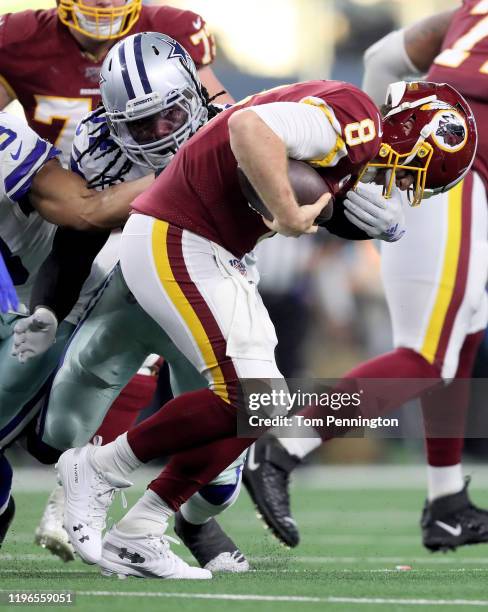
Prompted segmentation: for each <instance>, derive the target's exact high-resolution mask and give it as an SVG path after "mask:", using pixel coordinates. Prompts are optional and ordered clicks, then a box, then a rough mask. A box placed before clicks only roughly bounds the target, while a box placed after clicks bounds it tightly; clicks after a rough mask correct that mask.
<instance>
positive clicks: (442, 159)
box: [360, 81, 477, 206]
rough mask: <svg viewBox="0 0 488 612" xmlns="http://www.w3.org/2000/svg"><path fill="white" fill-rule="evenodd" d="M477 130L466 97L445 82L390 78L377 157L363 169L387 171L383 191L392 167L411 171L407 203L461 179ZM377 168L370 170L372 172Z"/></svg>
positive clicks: (392, 173)
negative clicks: (412, 181) (409, 199)
mask: <svg viewBox="0 0 488 612" xmlns="http://www.w3.org/2000/svg"><path fill="white" fill-rule="evenodd" d="M476 144H477V133H476V123H475V120H474V117H473V113H472V111H471V109H470V107H469V105H468V103H467V102H466V100H465V99H464V98H463V97H462V96H461V94H460V93H458V92H457V91H456V90H455V89H454V88H453V87H451V86H450V85H447V84H445V83H429V82H426V81H415V82H412V83H406V82H404V81H401V82H398V83H392V84H391V85H390V86H389V88H388V91H387V94H386V106H385V107H384V111H383V136H382V144H381V147H380V150H379V153H378V156H377V157H376V158H375V159H374V160H373V161H372V162H371V163H369V164H367V166H366V168H365V170H363V173H362V178H361V179H360V180H364V178H365V177H367V176H368V174H369V175H370V176H371V169H377V168H383V169H388V170H390V172H389V173H387V179H386V185H385V188H384V196H385V197H387V198H388V197H389V196H390V194H391V190H392V188H393V186H394V185H395V177H396V172H397V170H399V169H402V170H406V171H407V172H409V173H412V174H413V175H414V184H413V186H412V187H413V195H412V198H411V202H410V203H411V205H412V206H418V205H419V204H420V202H421V200H422V199H423V198H427V197H430V196H432V195H435V194H437V193H442V192H444V191H448V190H449V189H451V187H454V185H456V184H457V183H458V182H459V181H461V180H462V179H463V178H464V177H465V175H466V173H467V172H468V170H469V169H470V167H471V164H472V163H473V159H474V156H475V153H476ZM376 172H377V171H376V170H373V173H374V174H375V173H376Z"/></svg>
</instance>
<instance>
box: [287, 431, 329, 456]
mask: <svg viewBox="0 0 488 612" xmlns="http://www.w3.org/2000/svg"><path fill="white" fill-rule="evenodd" d="M279 443H280V444H281V446H282V447H283V448H284V449H285V450H286V452H287V453H288V454H289V455H293V457H297V458H298V459H303V458H304V457H306V456H307V455H309V454H310V453H311V452H312V451H314V450H315V449H316V448H318V447H319V446H321V444H322V439H321V438H320V436H319V434H318V433H317V437H316V438H280V439H279Z"/></svg>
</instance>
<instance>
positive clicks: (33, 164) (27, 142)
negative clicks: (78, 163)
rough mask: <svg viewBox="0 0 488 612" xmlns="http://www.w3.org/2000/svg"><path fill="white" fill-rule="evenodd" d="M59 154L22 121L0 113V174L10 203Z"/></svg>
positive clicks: (25, 190)
mask: <svg viewBox="0 0 488 612" xmlns="http://www.w3.org/2000/svg"><path fill="white" fill-rule="evenodd" d="M59 154H60V151H59V150H58V149H57V148H56V147H54V146H53V145H52V144H51V143H49V142H48V141H47V140H43V139H42V138H40V137H39V136H38V135H37V134H36V133H35V132H34V131H33V130H31V128H30V127H29V126H28V125H27V124H26V123H25V122H24V121H23V120H22V119H19V118H17V117H14V116H13V115H10V114H8V113H0V175H1V178H2V183H3V192H4V194H5V195H6V196H7V197H8V198H9V199H10V200H12V201H13V202H17V201H18V200H20V199H21V198H22V197H23V196H24V195H25V194H26V193H27V192H28V191H29V189H30V188H31V185H32V181H33V179H34V177H35V175H36V173H37V172H38V171H39V170H40V169H41V168H42V166H43V165H44V164H45V163H46V162H47V161H49V160H50V159H53V158H54V157H57V156H58V155H59Z"/></svg>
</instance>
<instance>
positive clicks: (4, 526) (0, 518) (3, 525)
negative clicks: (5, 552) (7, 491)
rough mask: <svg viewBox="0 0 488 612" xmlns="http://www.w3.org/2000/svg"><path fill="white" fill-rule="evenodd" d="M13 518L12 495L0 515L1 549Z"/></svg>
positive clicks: (13, 504)
mask: <svg viewBox="0 0 488 612" xmlns="http://www.w3.org/2000/svg"><path fill="white" fill-rule="evenodd" d="M14 516H15V502H14V498H13V497H12V495H11V496H10V499H9V501H8V504H7V507H6V508H5V511H4V512H2V514H0V548H1V547H2V544H3V541H4V540H5V536H6V535H7V531H8V528H9V527H10V525H11V523H12V521H13V520H14Z"/></svg>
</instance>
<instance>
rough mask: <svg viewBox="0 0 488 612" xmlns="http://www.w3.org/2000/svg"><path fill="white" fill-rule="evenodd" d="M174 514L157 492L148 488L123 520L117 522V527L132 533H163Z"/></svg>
mask: <svg viewBox="0 0 488 612" xmlns="http://www.w3.org/2000/svg"><path fill="white" fill-rule="evenodd" d="M173 514H174V512H173V510H171V508H170V507H169V506H168V505H167V504H166V503H165V502H164V501H163V500H162V499H161V498H160V497H159V495H157V493H154V491H151V489H147V490H146V492H145V493H144V495H143V496H142V497H141V498H140V499H139V500H138V501H137V502H136V503H135V504H134V506H132V508H131V509H130V510H129V512H127V514H126V515H125V516H124V517H123V518H122V520H120V521H119V522H118V523H117V529H119V530H120V531H122V532H123V533H127V534H131V535H137V534H144V535H148V534H154V535H159V534H161V535H162V534H163V533H164V532H165V531H166V527H167V526H168V519H169V518H170V517H171V516H173Z"/></svg>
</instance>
